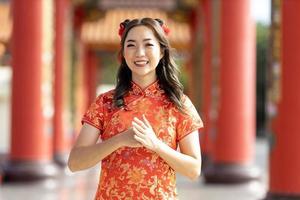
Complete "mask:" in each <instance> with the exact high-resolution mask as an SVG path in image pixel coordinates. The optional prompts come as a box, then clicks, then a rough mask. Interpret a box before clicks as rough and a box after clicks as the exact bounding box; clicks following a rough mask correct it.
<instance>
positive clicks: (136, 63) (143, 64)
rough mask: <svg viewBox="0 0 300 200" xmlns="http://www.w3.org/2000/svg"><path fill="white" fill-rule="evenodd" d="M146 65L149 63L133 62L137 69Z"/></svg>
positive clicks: (144, 61)
mask: <svg viewBox="0 0 300 200" xmlns="http://www.w3.org/2000/svg"><path fill="white" fill-rule="evenodd" d="M148 63H149V61H146V60H143V61H135V62H134V64H135V65H136V66H139V67H143V66H145V65H147V64H148Z"/></svg>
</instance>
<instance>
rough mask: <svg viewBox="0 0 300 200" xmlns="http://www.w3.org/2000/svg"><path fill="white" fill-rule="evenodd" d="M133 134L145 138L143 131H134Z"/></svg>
mask: <svg viewBox="0 0 300 200" xmlns="http://www.w3.org/2000/svg"><path fill="white" fill-rule="evenodd" d="M134 135H136V136H138V137H140V138H143V139H146V135H145V134H143V133H140V132H135V134H134Z"/></svg>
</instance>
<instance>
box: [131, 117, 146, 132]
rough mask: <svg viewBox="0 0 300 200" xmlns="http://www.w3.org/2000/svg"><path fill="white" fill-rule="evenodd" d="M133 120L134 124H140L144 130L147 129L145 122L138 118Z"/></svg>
mask: <svg viewBox="0 0 300 200" xmlns="http://www.w3.org/2000/svg"><path fill="white" fill-rule="evenodd" d="M133 120H134V122H136V123H137V124H139V125H140V126H141V127H143V128H144V129H146V128H147V126H146V124H145V123H144V122H143V121H141V120H140V119H138V118H137V117H135V118H133Z"/></svg>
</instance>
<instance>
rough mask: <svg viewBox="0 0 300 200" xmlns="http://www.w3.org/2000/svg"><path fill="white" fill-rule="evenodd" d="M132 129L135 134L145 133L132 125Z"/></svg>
mask: <svg viewBox="0 0 300 200" xmlns="http://www.w3.org/2000/svg"><path fill="white" fill-rule="evenodd" d="M132 129H133V132H134V133H135V135H136V134H140V135H144V133H143V132H141V131H139V130H138V129H136V128H135V127H132Z"/></svg>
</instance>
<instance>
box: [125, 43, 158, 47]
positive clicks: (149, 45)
mask: <svg viewBox="0 0 300 200" xmlns="http://www.w3.org/2000/svg"><path fill="white" fill-rule="evenodd" d="M134 46H135V45H133V44H128V45H127V47H134ZM146 46H147V47H152V46H154V45H153V44H151V43H147V44H146Z"/></svg>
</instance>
